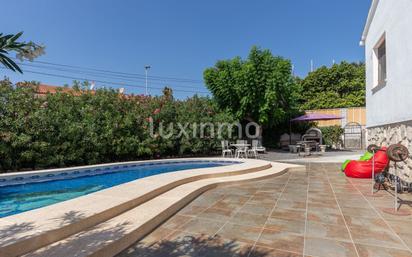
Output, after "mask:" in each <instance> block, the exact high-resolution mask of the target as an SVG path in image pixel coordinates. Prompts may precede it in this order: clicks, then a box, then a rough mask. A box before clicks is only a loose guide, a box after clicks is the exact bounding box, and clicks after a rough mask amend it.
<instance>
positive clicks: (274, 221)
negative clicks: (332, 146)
mask: <svg viewBox="0 0 412 257" xmlns="http://www.w3.org/2000/svg"><path fill="white" fill-rule="evenodd" d="M307 167H308V169H307V172H293V173H287V174H285V175H282V176H280V177H277V178H273V179H267V180H263V181H259V182H248V183H244V184H241V185H233V186H224V187H219V188H216V189H213V190H210V191H208V192H206V193H205V194H203V195H202V196H200V197H199V198H197V199H196V200H194V201H193V202H192V203H190V204H189V205H188V206H186V207H185V208H184V209H182V210H181V211H179V212H178V213H177V214H176V215H175V216H173V217H172V218H171V219H169V220H168V221H167V222H166V223H164V224H163V225H161V226H160V227H158V228H157V229H156V230H155V231H153V232H152V233H151V234H149V235H148V236H147V237H146V238H144V239H142V240H141V241H139V242H137V243H135V244H134V245H133V246H131V247H130V248H129V249H127V250H125V251H124V252H123V253H121V254H120V255H119V257H120V256H121V257H137V256H139V257H140V256H144V257H155V256H156V257H178V256H192V257H195V256H196V257H223V256H237V257H273V256H276V257H285V256H288V257H295V256H313V257H339V256H359V257H364V256H371V257H381V256H382V257H391V256H393V257H395V256H396V257H406V256H412V250H411V247H412V216H407V217H398V216H391V215H388V214H385V213H383V212H382V211H381V208H382V207H390V206H392V203H393V202H392V200H393V198H392V196H391V195H390V194H389V193H387V192H384V191H381V192H380V193H378V194H379V195H381V197H368V196H366V195H365V194H366V193H369V191H370V184H369V182H370V181H369V180H355V179H347V178H346V177H345V176H344V175H343V174H342V173H341V172H340V171H339V170H338V165H335V164H308V166H307ZM401 197H403V198H404V199H405V200H408V199H409V200H412V197H411V195H410V194H405V195H402V196H401ZM406 198H408V199H406ZM406 203H407V204H408V203H409V206H407V205H404V206H403V207H402V208H403V209H406V210H410V211H412V204H411V203H412V201H409V202H406Z"/></svg>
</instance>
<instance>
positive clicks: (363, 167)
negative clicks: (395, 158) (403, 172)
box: [344, 147, 389, 178]
mask: <svg viewBox="0 0 412 257" xmlns="http://www.w3.org/2000/svg"><path fill="white" fill-rule="evenodd" d="M372 160H373V158H371V159H370V160H367V161H350V162H349V163H348V165H346V168H345V170H344V171H345V174H346V176H348V177H351V178H372ZM388 164H389V159H388V156H387V155H386V147H382V148H381V149H380V150H379V151H377V152H376V153H375V174H377V173H380V172H382V171H384V170H385V168H386V166H388Z"/></svg>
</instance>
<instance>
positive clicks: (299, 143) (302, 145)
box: [296, 140, 319, 156]
mask: <svg viewBox="0 0 412 257" xmlns="http://www.w3.org/2000/svg"><path fill="white" fill-rule="evenodd" d="M296 145H297V146H298V147H297V150H298V155H299V156H300V153H301V151H302V149H303V151H305V148H306V147H310V148H312V146H313V145H315V151H316V152H318V148H319V143H318V142H316V141H314V140H308V141H297V142H296ZM307 155H311V153H310V150H309V153H308V154H307Z"/></svg>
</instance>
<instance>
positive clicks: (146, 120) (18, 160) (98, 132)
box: [0, 80, 234, 171]
mask: <svg viewBox="0 0 412 257" xmlns="http://www.w3.org/2000/svg"><path fill="white" fill-rule="evenodd" d="M152 121H153V122H152ZM232 121H234V118H233V116H232V115H230V114H228V113H227V112H225V111H222V110H220V109H219V108H218V107H217V106H216V105H215V103H214V102H213V101H212V100H211V99H209V98H206V97H199V96H193V97H191V98H188V99H186V100H175V99H173V96H172V94H171V92H170V90H169V91H167V90H166V91H165V95H163V96H159V97H145V96H124V95H119V93H118V92H117V91H115V90H112V89H99V90H96V91H93V92H91V91H87V90H80V89H76V91H72V92H57V93H55V94H47V95H46V96H44V97H43V96H42V97H38V96H36V93H35V89H34V88H33V83H22V84H20V85H19V86H14V85H13V84H12V83H11V82H10V81H8V80H3V81H0V169H1V170H2V171H7V170H20V169H38V168H51V167H66V166H75V165H88V164H96V163H105V162H114V161H129V160H136V159H147V158H159V157H169V156H179V155H183V154H185V155H187V154H189V155H192V154H208V153H210V152H213V151H215V150H216V149H217V147H218V146H219V142H220V139H219V138H217V137H214V138H213V137H208V136H207V135H205V138H199V137H189V138H186V137H184V136H181V135H179V130H177V127H176V123H177V122H180V123H182V124H183V123H190V124H191V123H198V124H199V123H201V122H211V123H218V122H232ZM171 123H173V124H174V125H175V129H174V131H172V133H171V136H170V137H168V138H165V137H161V136H159V134H158V131H159V127H160V126H161V124H163V127H168V126H169V124H171ZM151 124H153V126H151ZM151 127H153V131H154V135H153V136H152V134H151V131H150V129H151Z"/></svg>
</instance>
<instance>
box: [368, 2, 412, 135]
mask: <svg viewBox="0 0 412 257" xmlns="http://www.w3.org/2000/svg"><path fill="white" fill-rule="evenodd" d="M384 33H385V35H386V63H387V64H386V66H387V83H386V86H384V87H382V88H380V89H378V90H375V92H373V91H372V88H373V84H374V79H373V55H374V51H373V49H374V47H375V46H376V44H377V42H378V41H379V39H381V37H382V35H383V34H384ZM365 53H366V56H365V61H366V107H367V114H366V116H367V118H366V120H367V127H375V126H381V125H386V124H391V123H398V122H402V121H408V120H412V0H380V1H379V4H378V6H377V9H376V12H375V15H374V17H373V20H372V23H371V26H370V28H369V31H368V34H367V37H366V40H365Z"/></svg>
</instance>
